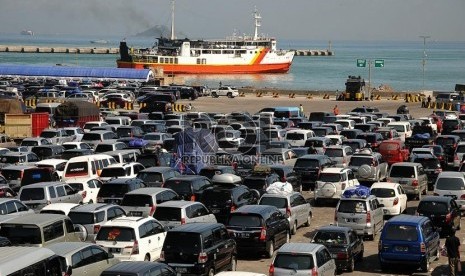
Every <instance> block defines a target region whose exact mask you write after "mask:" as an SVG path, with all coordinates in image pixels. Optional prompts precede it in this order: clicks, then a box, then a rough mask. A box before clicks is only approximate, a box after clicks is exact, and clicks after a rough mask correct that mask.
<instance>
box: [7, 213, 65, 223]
mask: <svg viewBox="0 0 465 276" xmlns="http://www.w3.org/2000/svg"><path fill="white" fill-rule="evenodd" d="M66 218H68V216H65V215H59V214H47V213H45V214H41V213H38V214H26V215H22V216H15V217H14V218H12V219H10V220H8V221H7V222H4V223H3V224H37V225H44V224H48V223H50V222H51V221H57V220H63V219H66Z"/></svg>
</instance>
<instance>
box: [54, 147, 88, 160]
mask: <svg viewBox="0 0 465 276" xmlns="http://www.w3.org/2000/svg"><path fill="white" fill-rule="evenodd" d="M91 154H94V151H93V150H91V149H69V150H65V151H63V153H62V154H61V159H66V160H69V159H71V158H73V157H78V156H84V155H91Z"/></svg>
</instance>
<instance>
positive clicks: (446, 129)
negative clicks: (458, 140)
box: [441, 119, 463, 135]
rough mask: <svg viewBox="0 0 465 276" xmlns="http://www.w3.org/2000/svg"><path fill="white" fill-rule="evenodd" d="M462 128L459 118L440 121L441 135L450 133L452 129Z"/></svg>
mask: <svg viewBox="0 0 465 276" xmlns="http://www.w3.org/2000/svg"><path fill="white" fill-rule="evenodd" d="M460 129H463V126H462V121H460V120H459V119H444V120H443V121H442V131H441V135H447V134H452V131H454V130H460Z"/></svg>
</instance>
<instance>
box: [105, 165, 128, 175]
mask: <svg viewBox="0 0 465 276" xmlns="http://www.w3.org/2000/svg"><path fill="white" fill-rule="evenodd" d="M118 176H126V170H125V169H123V168H108V167H107V168H103V170H102V172H101V173H100V177H118Z"/></svg>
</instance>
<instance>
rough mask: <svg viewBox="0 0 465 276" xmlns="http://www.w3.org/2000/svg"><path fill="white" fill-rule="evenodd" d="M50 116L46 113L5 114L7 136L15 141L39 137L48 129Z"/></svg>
mask: <svg viewBox="0 0 465 276" xmlns="http://www.w3.org/2000/svg"><path fill="white" fill-rule="evenodd" d="M48 118H49V115H48V113H46V112H42V113H32V114H5V134H6V135H8V136H10V137H11V138H13V139H18V138H20V139H21V138H27V137H38V136H39V135H40V133H41V132H42V130H44V129H46V128H48V126H49V121H48Z"/></svg>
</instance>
